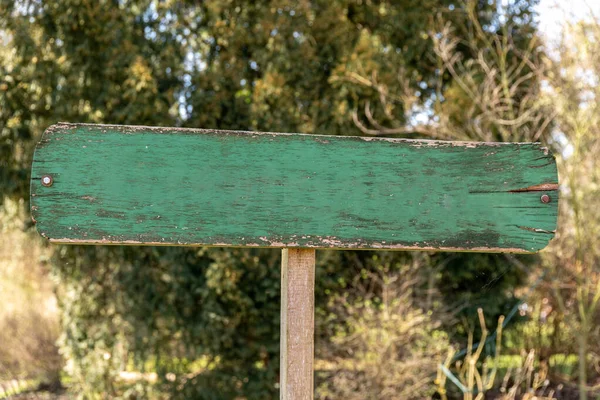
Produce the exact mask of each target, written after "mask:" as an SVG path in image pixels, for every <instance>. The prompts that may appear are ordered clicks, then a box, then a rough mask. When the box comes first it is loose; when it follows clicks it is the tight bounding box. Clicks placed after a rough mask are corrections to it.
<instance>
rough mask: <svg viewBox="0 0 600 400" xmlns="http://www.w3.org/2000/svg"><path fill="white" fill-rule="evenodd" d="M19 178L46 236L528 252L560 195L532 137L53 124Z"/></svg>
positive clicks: (546, 233)
mask: <svg viewBox="0 0 600 400" xmlns="http://www.w3.org/2000/svg"><path fill="white" fill-rule="evenodd" d="M31 179H32V180H31V205H32V215H33V218H34V221H35V222H36V224H37V228H38V230H39V232H40V233H41V234H42V235H43V236H45V237H47V238H48V239H49V240H50V241H51V242H56V243H88V244H147V245H208V246H257V247H303V248H340V249H342V248H348V249H350V248H352V249H422V250H451V251H455V250H460V251H491V252H493V251H511V252H534V251H538V250H540V249H542V248H543V247H544V246H546V244H547V243H548V242H549V240H550V239H551V238H552V237H553V235H554V231H555V229H556V220H557V208H558V207H557V205H558V202H557V200H558V192H557V181H558V180H557V171H556V164H555V161H554V158H553V156H552V155H551V154H549V153H548V151H547V150H546V149H545V148H543V147H540V145H539V144H531V143H470V142H443V141H425V140H404V139H384V138H360V137H341V136H320V135H301V134H280V133H257V132H239V131H214V130H199V129H198V130H196V129H193V130H192V129H181V128H150V127H135V126H114V125H86V124H64V123H61V124H58V125H54V126H52V127H50V128H49V129H48V130H47V131H46V132H45V133H44V135H43V138H42V140H41V142H40V144H39V145H38V147H37V149H36V152H35V156H34V160H33V169H32V178H31Z"/></svg>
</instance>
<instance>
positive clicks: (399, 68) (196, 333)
mask: <svg viewBox="0 0 600 400" xmlns="http://www.w3.org/2000/svg"><path fill="white" fill-rule="evenodd" d="M479 3H480V4H478V6H477V18H478V19H479V20H480V21H481V23H482V25H483V26H485V28H486V29H488V30H494V29H497V28H498V29H499V28H501V27H502V26H503V25H502V22H501V21H502V20H506V16H505V17H504V19H501V18H499V16H498V14H497V10H496V8H495V6H490V5H489V4H488V2H487V1H481V2H479ZM532 3H533V2H530V1H521V2H518V6H515V10H513V11H510V13H509V17H510V18H508V21H512V22H514V23H515V25H513V26H511V29H517V28H519V29H520V27H521V26H524V27H525V28H524V30H525V31H526V32H529V33H527V34H523V35H521V37H522V38H523V42H518V43H517V45H518V46H521V47H526V46H527V45H528V44H527V43H528V37H529V36H527V35H531V28H530V26H531V17H530V6H531V4H532ZM438 15H440V16H441V17H443V18H444V20H445V21H451V22H453V23H454V25H455V27H456V28H455V29H456V30H457V34H465V35H466V34H467V33H468V32H469V29H471V28H472V27H471V25H470V24H469V23H468V21H467V16H466V15H467V14H466V13H465V8H464V7H463V6H462V5H461V4H458V3H456V2H453V1H450V0H398V1H374V2H364V3H361V2H354V1H336V2H331V1H325V0H317V1H312V2H308V1H301V2H297V3H295V4H291V3H288V2H285V1H281V0H279V1H269V2H267V1H264V0H262V1H255V2H243V1H233V0H228V1H216V0H210V1H205V2H176V1H171V0H167V1H153V0H127V1H109V0H100V1H96V0H61V1H57V0H49V1H43V2H42V1H31V2H24V1H18V0H15V1H9V0H0V40H1V41H2V44H3V45H2V46H0V191H2V193H3V196H9V197H12V198H15V199H26V198H27V193H28V176H27V175H28V170H29V166H30V160H31V155H32V152H33V146H34V143H35V141H36V139H37V138H39V135H40V134H41V132H42V131H43V130H44V129H45V128H46V127H47V126H49V125H50V124H52V123H55V122H58V121H69V122H96V123H115V124H145V125H158V126H161V125H162V126H174V125H181V126H189V127H202V128H229V129H255V130H270V131H285V132H292V131H296V132H304V133H328V134H344V135H357V134H361V133H362V132H361V129H360V123H361V122H362V123H366V122H367V121H368V119H369V118H368V117H371V119H372V120H374V121H375V120H377V121H380V123H382V124H385V125H386V126H392V127H401V126H404V125H406V123H409V125H410V122H411V121H412V118H413V117H414V116H415V114H416V113H418V111H419V110H421V109H423V107H426V108H427V107H429V108H430V109H431V107H432V99H433V98H434V97H433V96H437V97H436V98H437V99H438V100H440V101H441V100H442V99H443V94H444V93H446V90H447V89H448V88H449V87H452V81H453V77H452V76H451V74H449V73H446V72H444V73H440V71H441V70H442V69H440V65H439V62H438V59H437V56H436V53H435V50H434V42H433V40H432V35H431V32H435V18H434V17H437V16H438ZM517 17H518V18H519V19H517ZM519 21H520V22H519ZM456 51H457V54H460V55H461V56H462V57H463V59H464V60H470V59H473V58H474V57H475V56H476V54H475V53H473V52H472V51H471V50H470V49H468V48H467V47H465V46H462V45H461V46H458V48H457V50H456ZM399 76H401V77H402V78H403V79H398V78H399ZM404 78H406V79H404ZM449 98H451V97H449ZM409 100H410V101H409ZM367 109H368V110H369V112H370V114H369V115H368V116H367V114H365V113H364V112H363V110H367ZM357 110H360V113H359V112H358V111H357ZM457 120H460V118H457ZM463 121H464V119H463ZM357 122H358V125H357ZM409 128H410V127H409ZM407 133H408V134H409V135H412V136H415V135H417V134H418V133H419V132H418V130H416V129H412V128H411V129H409V130H408V132H407ZM0 201H1V200H0ZM199 206H201V205H199ZM321 254H322V255H320V256H319V257H320V260H319V268H318V270H317V274H318V275H317V283H318V287H317V304H326V303H327V299H328V298H330V297H332V296H336V295H337V294H339V293H340V292H344V291H350V292H352V291H353V290H352V289H354V287H353V285H354V284H355V283H356V282H354V283H353V281H352V277H353V276H354V275H355V274H354V273H353V269H358V271H363V270H364V271H365V273H367V274H368V273H369V271H372V268H376V267H377V265H378V264H377V263H372V262H369V259H370V257H372V253H370V252H360V253H357V252H343V253H342V252H323V253H321ZM386 254H387V255H386V256H385V257H390V258H391V259H392V260H396V261H398V260H404V259H405V258H406V257H408V258H411V259H417V258H418V257H421V256H417V255H410V254H409V255H406V254H402V253H386ZM382 257H383V256H382ZM469 257H470V256H469ZM436 260H438V259H435V258H433V259H431V260H430V259H427V262H426V263H424V264H423V270H424V272H427V274H426V275H427V276H429V277H431V281H430V282H433V284H434V285H435V284H437V283H438V282H442V285H441V286H440V287H441V289H442V292H443V293H444V294H445V296H446V297H445V298H444V300H443V302H441V300H440V299H439V298H435V299H429V300H430V301H427V302H425V303H424V305H423V307H422V309H423V310H425V311H427V310H430V309H434V308H438V307H442V306H443V303H445V304H458V303H459V302H461V301H464V300H465V299H470V297H468V296H469V295H468V294H465V292H471V293H482V295H483V296H482V299H483V300H482V301H484V302H486V303H487V304H488V305H489V304H490V303H494V304H500V305H498V306H496V307H495V308H494V309H497V310H498V311H497V312H502V310H504V308H503V307H504V306H503V304H504V303H503V302H504V301H505V299H504V298H503V295H502V293H501V292H503V293H506V291H505V289H506V288H508V287H510V286H511V285H513V284H516V283H517V282H519V278H518V277H519V276H520V275H521V274H520V273H516V274H513V273H512V272H513V270H508V271H507V272H506V273H504V274H499V273H498V270H497V267H498V265H499V262H498V261H497V259H492V260H495V261H490V258H488V257H483V256H482V257H479V258H473V259H471V258H468V257H466V256H465V257H462V258H460V260H463V261H461V262H460V263H459V262H458V261H457V262H456V263H454V264H453V265H452V266H451V267H452V270H453V271H455V272H460V273H461V274H462V273H464V274H466V275H469V278H470V279H471V282H473V283H472V285H468V286H467V285H463V284H462V283H458V281H457V280H454V279H448V274H446V275H440V271H438V270H437V269H436V268H435V267H433V266H434V265H441V264H442V259H439V260H438V261H436ZM465 260H469V261H465ZM391 262H392V264H394V262H393V261H391ZM500 268H501V271H502V270H503V269H502V267H500ZM53 269H54V277H55V278H56V280H57V284H58V289H57V290H58V295H59V301H60V305H61V310H62V324H63V335H62V339H61V348H62V352H63V354H64V355H65V357H66V359H67V361H68V364H67V370H68V371H69V373H70V375H71V377H72V379H73V382H74V385H75V387H76V389H77V390H80V391H81V392H82V393H83V395H84V396H86V397H88V398H100V397H102V396H105V397H106V396H108V397H117V396H132V397H133V396H138V397H147V396H149V395H151V393H150V392H149V391H150V390H153V389H151V385H146V384H144V383H143V382H141V383H139V384H137V385H133V386H132V387H131V388H129V389H128V391H125V392H124V391H123V390H122V388H123V387H124V386H123V384H122V382H121V379H122V378H121V375H120V372H121V371H123V370H126V369H132V368H133V369H135V370H137V371H141V372H147V371H152V370H154V371H156V373H157V377H156V385H155V386H156V388H158V389H159V390H160V391H161V392H163V393H169V395H170V397H174V398H205V399H211V398H236V397H242V396H245V397H248V398H274V397H276V393H277V391H278V389H277V381H278V367H279V366H278V340H279V328H278V321H279V254H278V252H277V251H268V250H240V249H214V250H206V249H179V248H138V247H127V248H124V247H123V248H122V247H61V248H59V249H58V250H57V251H56V253H55V257H54V267H53ZM482 269H484V270H485V271H486V272H485V276H481V275H477V274H479V273H480V272H473V270H476V271H481V270H482ZM441 271H442V274H445V272H443V271H444V270H443V269H442V270H441ZM354 272H356V271H354ZM361 273H362V272H361ZM515 276H516V277H515ZM428 279H429V278H428ZM454 285H459V286H460V285H463V286H461V287H460V288H461V290H463V292H461V294H459V295H457V292H456V288H455V286H454ZM486 285H489V286H486ZM482 287H485V288H486V289H484V290H483V291H482ZM474 295H475V294H473V296H474ZM511 301H512V299H511ZM351 304H354V303H351ZM488 305H486V306H488ZM477 306H478V305H476V306H475V307H477ZM497 312H496V311H493V312H491V313H488V315H489V316H490V317H491V318H494V317H495V314H496V313H497ZM324 313H325V312H324V311H323V310H321V311H320V312H319V314H318V315H319V316H323V314H324ZM325 314H326V313H325ZM329 322H330V323H331V324H335V323H338V324H339V323H340V321H339V320H337V321H336V320H333V321H329ZM362 322H364V321H362ZM362 322H361V323H362ZM369 323H370V322H369ZM332 329H333V328H332ZM427 329H429V328H427ZM425 332H426V331H425ZM331 334H332V332H331V331H329V332H323V331H321V332H320V335H321V336H320V337H325V336H331ZM198 360H204V361H205V362H203V363H199V362H198Z"/></svg>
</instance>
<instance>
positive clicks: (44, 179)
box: [42, 175, 54, 187]
mask: <svg viewBox="0 0 600 400" xmlns="http://www.w3.org/2000/svg"><path fill="white" fill-rule="evenodd" d="M53 182H54V179H52V177H51V176H50V175H44V176H42V185H43V186H46V187H49V186H52V183H53Z"/></svg>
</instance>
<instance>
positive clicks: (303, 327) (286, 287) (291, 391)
mask: <svg viewBox="0 0 600 400" xmlns="http://www.w3.org/2000/svg"><path fill="white" fill-rule="evenodd" d="M314 318H315V250H314V249H283V251H282V254H281V339H280V340H281V341H280V346H281V355H280V361H281V367H280V368H281V373H280V380H279V382H280V390H281V396H280V399H281V400H312V399H313V392H314V388H313V386H314V372H313V359H314V347H315V346H314V345H315V338H314V325H315V324H314Z"/></svg>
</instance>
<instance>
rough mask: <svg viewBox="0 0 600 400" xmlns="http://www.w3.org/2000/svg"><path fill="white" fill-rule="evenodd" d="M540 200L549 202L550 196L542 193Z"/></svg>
mask: <svg viewBox="0 0 600 400" xmlns="http://www.w3.org/2000/svg"><path fill="white" fill-rule="evenodd" d="M540 200H541V201H542V203H545V204H548V203H550V196H548V195H547V194H543V195H542V197H540Z"/></svg>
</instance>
